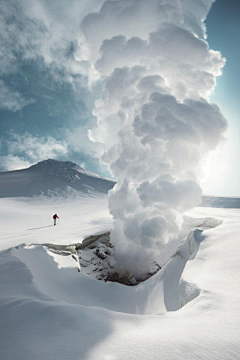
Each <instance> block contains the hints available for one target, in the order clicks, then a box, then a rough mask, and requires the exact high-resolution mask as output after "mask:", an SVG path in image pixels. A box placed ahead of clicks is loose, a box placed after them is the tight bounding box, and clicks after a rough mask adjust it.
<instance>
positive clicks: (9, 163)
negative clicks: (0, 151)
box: [0, 155, 33, 171]
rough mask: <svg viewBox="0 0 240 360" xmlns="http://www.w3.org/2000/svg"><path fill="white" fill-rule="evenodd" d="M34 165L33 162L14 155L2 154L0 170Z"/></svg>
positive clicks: (18, 168)
mask: <svg viewBox="0 0 240 360" xmlns="http://www.w3.org/2000/svg"><path fill="white" fill-rule="evenodd" d="M31 165H33V163H32V162H30V161H28V160H26V159H24V158H22V157H19V156H14V155H6V156H0V170H1V171H3V170H5V171H11V170H20V169H25V168H27V167H29V166H31Z"/></svg>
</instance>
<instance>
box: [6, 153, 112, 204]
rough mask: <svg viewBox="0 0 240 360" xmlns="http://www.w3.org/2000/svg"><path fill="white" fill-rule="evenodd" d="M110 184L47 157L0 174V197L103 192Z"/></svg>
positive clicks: (68, 164) (69, 164) (74, 165)
mask: <svg viewBox="0 0 240 360" xmlns="http://www.w3.org/2000/svg"><path fill="white" fill-rule="evenodd" d="M114 184H115V183H114V182H113V181H111V180H109V179H106V178H103V177H101V176H98V175H95V174H93V173H91V172H89V171H87V170H84V169H83V168H81V167H80V166H78V165H77V164H74V163H72V162H70V161H67V162H63V161H57V160H52V159H49V160H45V161H42V162H40V163H38V164H36V165H33V166H31V167H30V168H28V169H23V170H17V171H9V172H2V173H0V197H2V198H5V197H32V196H39V195H45V196H61V197H62V196H69V195H73V196H75V197H76V196H77V195H79V192H80V195H82V194H89V195H91V194H92V193H93V194H94V193H101V194H107V193H108V191H109V190H110V189H112V188H113V186H114Z"/></svg>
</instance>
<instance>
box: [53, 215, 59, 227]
mask: <svg viewBox="0 0 240 360" xmlns="http://www.w3.org/2000/svg"><path fill="white" fill-rule="evenodd" d="M57 219H59V216H58V214H54V215H53V221H54V225H56V223H57Z"/></svg>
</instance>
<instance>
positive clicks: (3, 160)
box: [0, 133, 68, 170]
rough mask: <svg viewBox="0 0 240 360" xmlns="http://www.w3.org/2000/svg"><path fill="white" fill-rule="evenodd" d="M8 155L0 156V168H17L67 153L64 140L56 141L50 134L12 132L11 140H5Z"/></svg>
mask: <svg viewBox="0 0 240 360" xmlns="http://www.w3.org/2000/svg"><path fill="white" fill-rule="evenodd" d="M5 146H6V147H7V152H8V155H6V156H1V157H0V168H2V169H5V170H17V169H20V168H24V167H26V166H30V165H32V164H35V163H36V162H38V161H42V160H46V159H49V158H58V157H59V156H65V155H67V154H68V145H67V143H66V142H65V141H58V140H56V139H55V138H53V137H51V136H47V137H36V136H33V135H31V134H29V133H25V134H23V135H18V134H12V136H11V140H8V141H5Z"/></svg>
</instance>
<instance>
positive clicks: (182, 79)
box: [81, 0, 227, 276]
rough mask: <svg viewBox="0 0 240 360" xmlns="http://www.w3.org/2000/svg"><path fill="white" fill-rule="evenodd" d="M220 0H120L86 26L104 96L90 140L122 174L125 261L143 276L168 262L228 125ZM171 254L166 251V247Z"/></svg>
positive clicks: (119, 213)
mask: <svg viewBox="0 0 240 360" xmlns="http://www.w3.org/2000/svg"><path fill="white" fill-rule="evenodd" d="M212 2H213V1H212V0H198V1H195V0H194V1H189V0H168V1H166V0H150V1H144V0H116V1H106V2H105V3H104V4H103V6H102V8H101V10H100V11H99V12H97V13H94V14H89V15H87V16H86V17H85V18H84V19H83V21H82V24H81V26H82V29H83V33H84V35H85V38H86V40H87V43H88V57H89V60H90V61H91V64H92V65H91V66H92V67H95V68H96V69H97V71H98V72H99V74H100V76H101V80H102V94H101V97H100V98H99V99H98V100H96V102H95V107H94V110H93V114H94V115H95V116H96V118H97V126H96V127H94V128H93V129H92V130H91V131H90V133H89V137H90V139H91V140H92V141H94V142H100V143H102V144H103V145H104V153H103V155H102V157H101V159H102V161H105V162H106V163H107V164H108V167H109V170H110V171H111V173H112V175H113V177H114V178H115V179H116V180H117V185H116V186H115V188H114V189H113V190H112V191H111V192H110V197H109V208H110V212H111V214H112V215H113V217H114V220H115V221H114V228H113V231H112V233H111V239H112V241H113V243H114V245H115V249H116V254H115V260H116V267H117V268H118V269H119V271H120V272H124V271H126V270H128V271H130V272H132V273H133V274H135V275H136V276H139V275H141V273H142V272H146V271H148V266H149V259H152V260H155V261H156V262H158V263H160V264H161V265H162V261H163V258H164V253H166V252H167V251H168V244H169V242H171V241H173V240H175V241H176V239H177V238H178V235H179V232H180V229H181V225H182V213H183V211H185V210H187V209H190V208H192V207H194V206H196V205H198V204H199V203H200V202H201V188H200V185H199V183H200V178H201V174H202V166H204V161H205V159H206V157H207V155H208V154H209V152H210V151H212V150H214V149H215V148H216V147H217V146H218V144H219V143H220V142H221V140H222V139H223V134H224V131H225V130H226V127H227V123H226V120H225V118H224V117H223V115H222V114H221V111H220V109H219V107H218V106H217V105H214V104H211V103H209V96H210V95H211V93H212V91H213V89H214V87H215V85H216V76H219V75H221V72H222V68H223V66H224V64H225V59H224V58H222V56H221V53H220V52H218V51H213V50H211V49H209V45H208V43H207V41H206V32H205V26H204V22H203V21H204V19H205V18H206V16H207V13H208V11H209V9H210V7H211V5H212ZM165 258H166V254H165Z"/></svg>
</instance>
